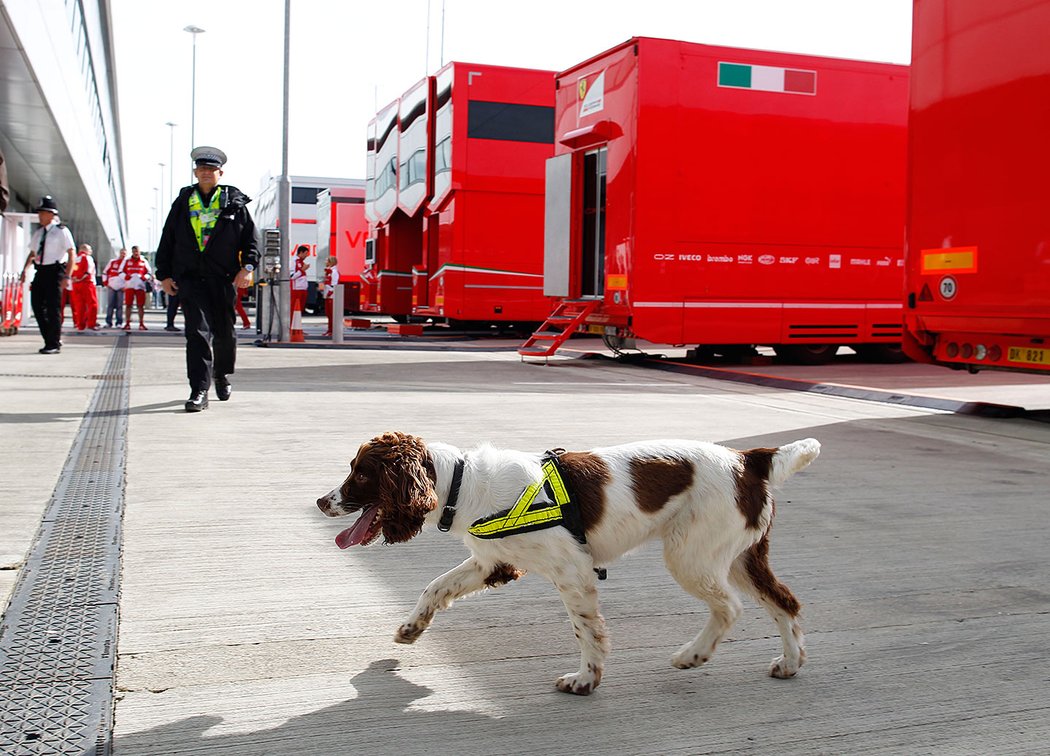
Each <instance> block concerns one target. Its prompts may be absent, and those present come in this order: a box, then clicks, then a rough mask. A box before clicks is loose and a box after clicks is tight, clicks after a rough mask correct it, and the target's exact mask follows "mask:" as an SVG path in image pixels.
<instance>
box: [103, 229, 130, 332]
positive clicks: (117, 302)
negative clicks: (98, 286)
mask: <svg viewBox="0 0 1050 756" xmlns="http://www.w3.org/2000/svg"><path fill="white" fill-rule="evenodd" d="M127 259H128V251H127V250H126V249H124V248H123V247H121V248H120V254H119V255H117V256H116V257H114V258H113V259H112V260H110V261H109V262H108V263H106V267H105V268H103V269H102V285H103V286H105V287H106V327H107V328H112V327H113V323H114V320H113V316H114V315H116V324H117V328H120V326H121V324H122V323H123V322H124V295H123V294H122V293H121V292H123V291H124V263H125V261H126V260H127Z"/></svg>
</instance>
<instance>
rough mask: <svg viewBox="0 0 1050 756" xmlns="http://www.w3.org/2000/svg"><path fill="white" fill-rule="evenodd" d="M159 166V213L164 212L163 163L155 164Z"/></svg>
mask: <svg viewBox="0 0 1050 756" xmlns="http://www.w3.org/2000/svg"><path fill="white" fill-rule="evenodd" d="M157 165H159V166H160V200H161V201H160V204H159V205H158V207H160V209H161V211H163V210H164V165H165V164H164V163H157Z"/></svg>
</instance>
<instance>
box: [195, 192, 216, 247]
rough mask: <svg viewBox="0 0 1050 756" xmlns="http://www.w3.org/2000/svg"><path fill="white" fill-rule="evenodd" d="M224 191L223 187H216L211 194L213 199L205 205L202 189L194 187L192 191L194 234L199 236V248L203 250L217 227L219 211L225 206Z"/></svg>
mask: <svg viewBox="0 0 1050 756" xmlns="http://www.w3.org/2000/svg"><path fill="white" fill-rule="evenodd" d="M222 193H223V187H221V186H217V187H215V190H214V191H213V192H212V195H211V201H210V202H209V203H208V206H207V207H205V206H204V202H203V200H202V199H201V193H200V189H194V190H193V191H192V192H190V199H189V206H190V207H189V210H190V225H191V226H193V235H194V236H195V237H196V238H197V248H198V249H200V251H201V252H203V251H204V248H205V247H206V246H207V244H208V238H209V237H210V236H211V232H212V231H213V230H214V229H215V221H217V220H218V219H219V212H220V211H221V210H222V207H223V201H222Z"/></svg>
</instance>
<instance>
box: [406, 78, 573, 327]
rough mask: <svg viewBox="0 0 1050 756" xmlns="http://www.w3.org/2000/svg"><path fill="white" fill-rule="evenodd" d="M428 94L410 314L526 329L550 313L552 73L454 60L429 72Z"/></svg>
mask: <svg viewBox="0 0 1050 756" xmlns="http://www.w3.org/2000/svg"><path fill="white" fill-rule="evenodd" d="M433 92H434V108H433V119H432V124H433V131H432V135H433V145H434V147H433V160H432V161H431V166H432V172H433V173H432V196H430V197H429V198H428V199H429V202H428V203H427V209H426V214H425V216H424V219H423V239H422V241H423V247H422V255H421V258H420V260H419V262H418V264H416V266H415V267H414V268H413V301H414V303H415V306H414V308H413V311H414V313H416V314H417V315H422V316H429V317H432V318H439V319H445V320H447V321H448V322H450V323H453V324H463V325H467V324H469V325H478V324H507V323H514V324H516V325H527V326H529V327H532V326H534V325H535V324H537V323H539V322H541V321H542V320H543V319H544V318H545V317H546V316H547V313H548V312H549V311H550V300H549V299H548V298H547V297H546V296H545V295H544V293H543V212H544V211H543V191H544V164H545V161H546V160H547V158H549V157H551V156H552V155H553V154H554V144H553V143H554V72H553V71H537V70H532V69H524V68H508V67H504V66H488V65H481V64H476V63H461V62H454V63H449V64H448V65H446V66H445V67H444V68H442V69H441V70H440V71H438V73H437V74H436V76H434V77H433Z"/></svg>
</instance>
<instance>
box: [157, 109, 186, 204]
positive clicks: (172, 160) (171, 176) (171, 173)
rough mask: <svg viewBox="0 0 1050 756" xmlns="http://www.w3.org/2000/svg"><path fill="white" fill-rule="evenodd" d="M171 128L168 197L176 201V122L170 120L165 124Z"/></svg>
mask: <svg viewBox="0 0 1050 756" xmlns="http://www.w3.org/2000/svg"><path fill="white" fill-rule="evenodd" d="M164 125H165V126H167V127H168V128H169V129H170V130H171V139H170V141H169V146H168V149H169V151H170V152H169V155H168V199H169V200H171V201H172V202H174V201H175V124H174V123H172V122H171V121H168V122H167V123H166V124H164ZM191 149H192V148H191Z"/></svg>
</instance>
